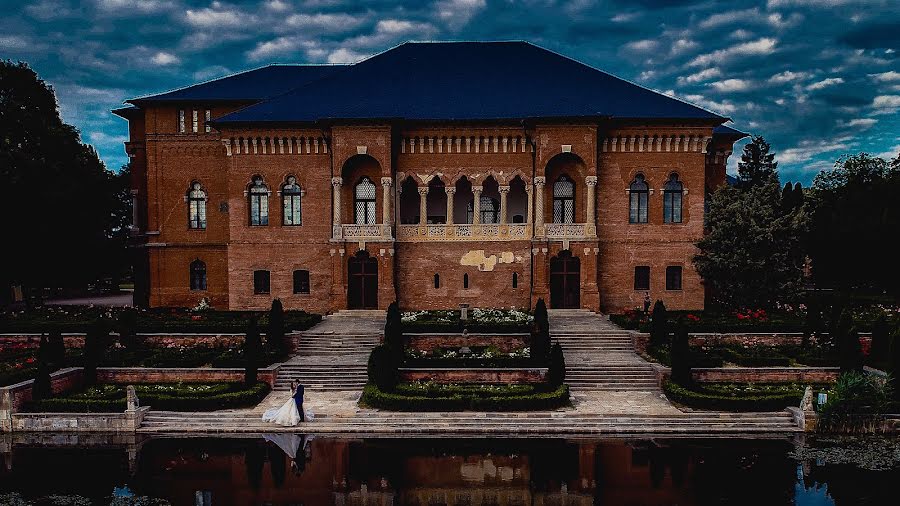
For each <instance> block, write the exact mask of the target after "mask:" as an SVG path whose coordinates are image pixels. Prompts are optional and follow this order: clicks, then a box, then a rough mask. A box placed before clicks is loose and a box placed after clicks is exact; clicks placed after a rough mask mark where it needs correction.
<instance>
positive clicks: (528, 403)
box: [361, 383, 569, 411]
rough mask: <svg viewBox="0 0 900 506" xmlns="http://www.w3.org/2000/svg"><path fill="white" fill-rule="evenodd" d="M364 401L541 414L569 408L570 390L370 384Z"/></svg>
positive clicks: (400, 407)
mask: <svg viewBox="0 0 900 506" xmlns="http://www.w3.org/2000/svg"><path fill="white" fill-rule="evenodd" d="M361 402H362V403H363V404H365V405H367V406H369V407H373V408H379V409H385V410H391V411H540V410H552V409H558V408H560V407H563V406H567V405H569V387H568V385H562V386H560V387H559V388H556V389H546V387H545V386H544V385H538V386H532V385H499V386H498V385H454V384H440V385H439V384H433V383H401V384H399V385H397V387H396V389H395V391H394V392H383V391H381V390H379V389H378V387H376V386H375V385H372V384H369V385H366V387H365V388H364V389H363V394H362V398H361Z"/></svg>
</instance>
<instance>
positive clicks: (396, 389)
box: [360, 300, 569, 411]
mask: <svg viewBox="0 0 900 506" xmlns="http://www.w3.org/2000/svg"><path fill="white" fill-rule="evenodd" d="M470 314H471V315H472V320H471V321H467V322H465V323H461V322H460V320H459V312H458V311H456V312H452V311H446V312H444V311H419V312H416V313H406V314H404V315H401V313H400V311H399V309H398V308H397V304H396V303H393V304H391V306H390V307H389V308H388V314H387V320H386V323H385V333H384V336H385V337H384V344H383V345H380V346H377V347H376V348H375V349H373V350H372V353H371V355H370V357H369V364H368V374H369V384H368V385H366V387H365V389H364V390H363V395H362V397H361V399H360V402H361V404H362V405H365V406H368V407H375V408H380V409H387V410H397V411H466V410H473V411H528V410H549V409H556V408H559V407H562V406H566V405H568V404H569V388H568V386H567V385H565V384H564V383H563V379H564V378H565V358H564V356H563V352H562V348H560V347H559V345H558V344H557V345H554V346H552V347H551V346H550V334H549V321H548V317H547V310H546V306H545V305H544V302H543V300H541V301H539V302H538V305H537V308H536V310H535V315H534V316H532V315H530V314H528V313H526V312H524V311H519V310H485V311H482V310H479V309H475V310H473V311H471V313H470ZM420 324H421V325H423V326H424V327H427V328H428V330H427V331H428V332H434V333H453V332H460V331H461V329H463V328H465V329H469V328H478V329H479V332H490V330H488V329H491V328H492V329H495V330H494V331H495V332H496V329H497V328H498V326H499V327H501V328H502V330H503V332H506V333H512V332H520V333H521V332H523V331H527V332H529V333H530V335H531V342H530V346H528V347H524V348H521V349H515V350H511V351H507V352H502V351H500V350H499V349H498V348H497V347H495V346H484V345H476V344H473V345H472V346H459V347H437V348H434V349H430V350H414V349H410V348H407V347H406V342H405V339H404V335H403V333H404V332H408V331H409V329H411V328H412V329H416V331H422V330H423V328H424V327H423V326H418V327H417V325H420ZM470 325H472V326H471V327H470ZM478 325H480V327H479V326H478ZM454 329H456V330H454ZM545 367H546V368H547V369H548V370H547V377H546V378H545V381H542V382H539V383H535V384H490V383H473V384H460V383H455V382H451V381H444V380H440V381H439V380H438V378H437V375H440V374H441V372H440V370H441V369H468V370H477V369H480V368H492V369H505V370H515V369H516V368H545ZM401 368H421V369H431V370H434V373H433V374H434V375H436V377H435V378H432V379H430V380H427V381H418V382H409V381H406V382H404V381H401V377H400V376H401V375H400V369H401Z"/></svg>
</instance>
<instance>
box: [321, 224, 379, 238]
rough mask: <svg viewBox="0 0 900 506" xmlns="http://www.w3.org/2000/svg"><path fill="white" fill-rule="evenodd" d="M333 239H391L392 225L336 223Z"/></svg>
mask: <svg viewBox="0 0 900 506" xmlns="http://www.w3.org/2000/svg"><path fill="white" fill-rule="evenodd" d="M332 239H335V240H349V241H390V240H392V235H391V226H390V225H382V224H377V225H355V224H349V225H334V226H333V230H332Z"/></svg>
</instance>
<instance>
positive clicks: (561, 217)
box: [553, 174, 575, 223]
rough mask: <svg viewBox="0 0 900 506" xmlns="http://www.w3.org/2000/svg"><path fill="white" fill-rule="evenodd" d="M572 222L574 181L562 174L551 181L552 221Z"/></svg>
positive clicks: (573, 218) (573, 220)
mask: <svg viewBox="0 0 900 506" xmlns="http://www.w3.org/2000/svg"><path fill="white" fill-rule="evenodd" d="M574 222H575V183H574V182H572V180H571V179H569V176H567V175H565V174H563V175H561V176H559V179H557V180H556V183H553V223H574Z"/></svg>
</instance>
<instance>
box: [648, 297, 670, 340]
mask: <svg viewBox="0 0 900 506" xmlns="http://www.w3.org/2000/svg"><path fill="white" fill-rule="evenodd" d="M668 341H669V321H668V314H667V312H666V305H665V304H663V301H661V300H657V301H656V303H655V304H653V312H652V313H651V316H650V347H651V348H660V347H661V346H664V345H665V344H666V343H667V342H668Z"/></svg>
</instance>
